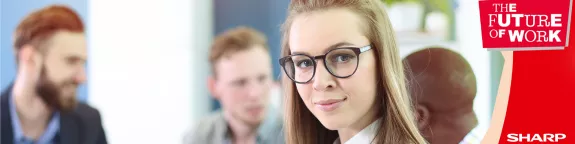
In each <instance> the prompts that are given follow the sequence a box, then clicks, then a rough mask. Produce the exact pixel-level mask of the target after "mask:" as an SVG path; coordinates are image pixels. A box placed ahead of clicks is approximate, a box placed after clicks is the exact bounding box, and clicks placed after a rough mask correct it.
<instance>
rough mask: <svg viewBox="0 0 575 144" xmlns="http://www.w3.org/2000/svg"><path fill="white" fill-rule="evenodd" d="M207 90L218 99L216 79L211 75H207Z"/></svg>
mask: <svg viewBox="0 0 575 144" xmlns="http://www.w3.org/2000/svg"><path fill="white" fill-rule="evenodd" d="M207 83H208V91H210V95H211V96H212V97H214V98H215V99H217V100H219V94H217V91H218V90H217V86H216V79H215V77H214V76H213V75H211V76H209V77H208V81H207Z"/></svg>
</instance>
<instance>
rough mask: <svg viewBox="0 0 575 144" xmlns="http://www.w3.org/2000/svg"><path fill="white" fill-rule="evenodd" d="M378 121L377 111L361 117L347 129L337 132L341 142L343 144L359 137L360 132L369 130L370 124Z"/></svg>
mask: <svg viewBox="0 0 575 144" xmlns="http://www.w3.org/2000/svg"><path fill="white" fill-rule="evenodd" d="M376 120H377V117H376V114H375V110H372V112H371V113H368V114H366V115H365V116H363V117H361V118H359V119H358V121H356V122H355V123H353V124H351V125H350V126H349V127H347V128H342V129H339V130H338V131H337V133H338V134H339V140H340V141H341V143H342V144H343V143H345V142H346V141H348V140H350V139H351V138H352V137H354V136H355V135H357V134H358V133H359V132H361V131H362V130H364V129H365V128H367V127H368V126H369V125H370V124H372V123H373V122H375V121H376Z"/></svg>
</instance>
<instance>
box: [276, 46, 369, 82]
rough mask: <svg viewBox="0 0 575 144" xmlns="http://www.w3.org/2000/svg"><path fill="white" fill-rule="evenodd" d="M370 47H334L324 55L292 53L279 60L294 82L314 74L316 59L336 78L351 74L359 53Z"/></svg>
mask: <svg viewBox="0 0 575 144" xmlns="http://www.w3.org/2000/svg"><path fill="white" fill-rule="evenodd" d="M370 49H371V45H368V46H364V47H360V48H357V47H341V48H335V49H332V50H330V51H328V52H327V53H325V54H324V55H319V56H313V57H312V56H309V55H306V54H294V55H289V56H286V57H283V58H281V59H280V60H279V62H280V65H281V66H282V68H283V70H284V72H285V74H286V75H287V76H288V77H289V78H290V79H291V80H292V81H294V82H295V83H300V84H303V83H308V82H309V81H311V80H312V79H313V77H314V76H315V69H316V67H317V63H316V61H317V60H322V61H323V65H324V66H325V68H326V69H327V71H328V72H329V73H330V74H331V75H333V76H335V77H337V78H348V77H350V76H352V75H353V74H354V73H355V71H357V67H358V64H359V54H361V53H363V52H366V51H368V50H370Z"/></svg>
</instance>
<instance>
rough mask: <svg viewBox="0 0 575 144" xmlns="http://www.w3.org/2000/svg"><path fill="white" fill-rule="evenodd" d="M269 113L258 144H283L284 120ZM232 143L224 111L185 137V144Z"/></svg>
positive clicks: (208, 118) (211, 116)
mask: <svg viewBox="0 0 575 144" xmlns="http://www.w3.org/2000/svg"><path fill="white" fill-rule="evenodd" d="M269 111H271V112H268V114H267V117H266V119H265V120H264V121H263V122H262V124H261V126H260V127H259V129H258V137H257V144H283V143H285V142H284V135H283V130H282V120H281V118H280V117H279V116H278V114H275V113H274V111H272V110H269ZM231 143H232V141H231V134H230V130H229V127H228V124H227V122H226V120H225V119H224V114H223V112H222V111H217V112H215V113H213V114H212V115H210V116H208V117H206V118H204V119H202V120H201V121H200V122H199V123H198V124H196V125H195V126H194V127H192V129H191V130H190V131H189V132H188V133H186V134H185V136H184V144H231Z"/></svg>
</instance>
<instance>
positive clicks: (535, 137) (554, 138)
mask: <svg viewBox="0 0 575 144" xmlns="http://www.w3.org/2000/svg"><path fill="white" fill-rule="evenodd" d="M565 138H567V135H565V134H563V133H544V134H521V133H510V134H507V141H508V142H559V141H561V140H564V139H565Z"/></svg>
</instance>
